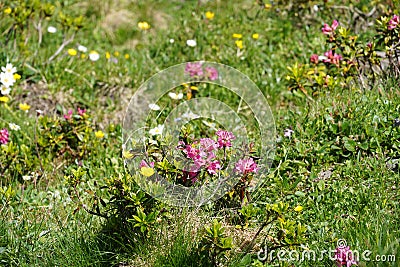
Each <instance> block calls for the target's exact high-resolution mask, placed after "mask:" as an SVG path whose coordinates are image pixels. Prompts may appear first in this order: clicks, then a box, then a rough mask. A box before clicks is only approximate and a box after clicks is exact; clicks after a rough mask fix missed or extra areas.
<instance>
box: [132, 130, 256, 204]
mask: <svg viewBox="0 0 400 267" xmlns="http://www.w3.org/2000/svg"><path fill="white" fill-rule="evenodd" d="M156 128H157V129H155V128H153V129H151V130H150V131H149V132H150V133H152V134H153V136H152V137H150V139H149V140H150V142H149V144H148V146H147V147H148V148H149V149H148V150H149V151H151V153H147V154H148V157H146V158H143V159H142V160H141V162H140V165H139V169H138V170H137V172H138V173H139V174H140V175H142V176H145V177H151V176H153V175H155V173H156V172H157V173H158V174H160V175H162V176H163V177H164V178H165V179H166V180H167V181H168V182H170V183H174V184H180V185H182V186H185V187H200V186H204V185H206V184H209V183H211V182H213V181H216V180H217V179H224V178H226V177H228V176H229V177H230V176H232V175H234V176H235V177H236V178H235V179H236V180H235V181H236V182H237V185H236V186H235V187H234V188H233V192H231V196H232V194H234V195H235V196H238V199H239V200H240V203H241V202H243V201H244V199H245V198H246V197H247V200H249V196H248V192H247V188H248V186H249V185H250V183H251V181H252V179H253V175H254V174H256V173H257V172H258V169H259V167H258V166H257V163H256V161H255V160H254V159H253V158H252V157H249V156H242V157H241V158H238V159H236V158H235V159H234V158H233V155H234V154H235V153H236V152H237V151H234V150H235V148H234V147H233V143H234V142H235V139H236V137H235V136H234V134H233V133H232V132H229V131H226V130H222V129H219V130H217V131H215V132H214V134H213V135H211V136H210V137H204V138H193V137H191V134H188V132H185V134H183V135H181V138H180V140H179V141H178V143H177V144H176V147H175V149H177V150H178V151H180V155H179V154H178V156H177V157H175V158H173V160H168V159H169V158H171V157H169V156H171V155H169V151H171V150H170V149H166V148H164V147H163V145H162V144H163V142H162V141H161V140H162V137H154V136H158V135H161V134H162V131H160V129H163V126H161V125H160V126H157V127H156ZM244 155H246V153H244ZM125 156H126V157H129V155H126V153H125ZM231 160H233V164H234V165H233V166H234V170H233V172H232V173H227V172H226V168H227V165H228V164H229V162H230V161H231Z"/></svg>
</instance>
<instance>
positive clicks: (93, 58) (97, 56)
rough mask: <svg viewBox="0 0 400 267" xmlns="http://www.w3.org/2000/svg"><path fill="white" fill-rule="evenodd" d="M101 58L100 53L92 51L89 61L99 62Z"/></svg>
mask: <svg viewBox="0 0 400 267" xmlns="http://www.w3.org/2000/svg"><path fill="white" fill-rule="evenodd" d="M99 58H100V55H99V53H97V52H96V51H90V53H89V59H90V60H91V61H97V60H99Z"/></svg>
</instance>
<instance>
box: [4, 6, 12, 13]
mask: <svg viewBox="0 0 400 267" xmlns="http://www.w3.org/2000/svg"><path fill="white" fill-rule="evenodd" d="M11 11H12V10H11V7H7V8H6V9H4V13H6V14H11Z"/></svg>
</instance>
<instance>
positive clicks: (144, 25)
mask: <svg viewBox="0 0 400 267" xmlns="http://www.w3.org/2000/svg"><path fill="white" fill-rule="evenodd" d="M138 27H139V29H141V30H144V31H145V30H148V29H150V24H149V23H148V22H146V21H141V22H139V23H138Z"/></svg>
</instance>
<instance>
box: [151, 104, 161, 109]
mask: <svg viewBox="0 0 400 267" xmlns="http://www.w3.org/2000/svg"><path fill="white" fill-rule="evenodd" d="M149 108H150V109H151V110H160V106H159V105H157V104H154V103H153V104H149Z"/></svg>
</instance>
